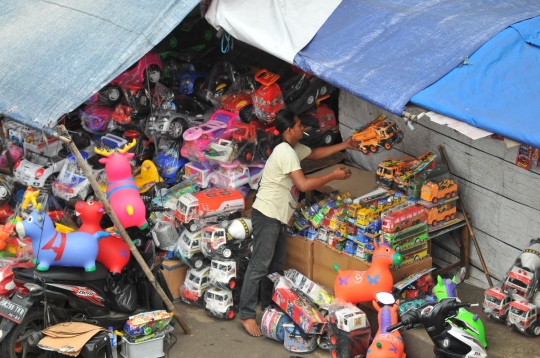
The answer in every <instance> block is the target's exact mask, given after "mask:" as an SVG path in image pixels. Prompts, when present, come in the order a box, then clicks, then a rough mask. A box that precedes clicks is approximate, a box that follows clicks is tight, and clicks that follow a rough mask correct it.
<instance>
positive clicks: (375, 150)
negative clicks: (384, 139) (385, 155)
mask: <svg viewBox="0 0 540 358" xmlns="http://www.w3.org/2000/svg"><path fill="white" fill-rule="evenodd" d="M369 150H370V151H371V153H377V152H378V151H379V148H378V147H377V146H376V145H372V146H370V147H369Z"/></svg>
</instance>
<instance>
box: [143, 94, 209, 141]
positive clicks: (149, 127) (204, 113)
mask: <svg viewBox="0 0 540 358" xmlns="http://www.w3.org/2000/svg"><path fill="white" fill-rule="evenodd" d="M214 111H215V110H214V109H213V108H211V107H209V106H207V105H206V104H204V103H202V102H201V101H198V100H197V99H195V98H191V97H187V96H176V97H175V98H174V100H173V101H172V102H165V103H163V104H162V106H161V109H160V110H159V111H157V112H155V113H153V114H152V115H151V116H150V117H149V118H148V121H147V123H146V130H145V132H146V133H147V134H148V135H150V136H152V135H153V134H157V133H159V134H163V135H164V136H165V137H166V138H168V139H173V140H178V139H181V138H182V134H184V131H185V130H186V129H188V128H189V127H194V126H197V125H199V124H201V123H203V122H206V121H207V120H208V119H209V118H210V115H211V114H212V113H213V112H214Z"/></svg>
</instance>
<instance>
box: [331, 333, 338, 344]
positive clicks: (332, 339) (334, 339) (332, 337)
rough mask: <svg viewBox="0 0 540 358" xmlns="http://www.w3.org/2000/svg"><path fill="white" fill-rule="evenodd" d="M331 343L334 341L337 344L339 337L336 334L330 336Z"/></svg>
mask: <svg viewBox="0 0 540 358" xmlns="http://www.w3.org/2000/svg"><path fill="white" fill-rule="evenodd" d="M330 343H332V344H333V345H336V344H337V338H336V336H334V335H331V336H330Z"/></svg>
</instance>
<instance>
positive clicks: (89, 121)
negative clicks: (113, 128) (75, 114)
mask: <svg viewBox="0 0 540 358" xmlns="http://www.w3.org/2000/svg"><path fill="white" fill-rule="evenodd" d="M113 112H114V109H113V108H111V107H109V106H103V105H98V104H91V105H85V106H84V108H83V109H82V110H81V111H80V113H79V114H80V117H81V123H82V126H83V128H84V129H85V130H87V131H88V132H90V133H95V134H105V132H106V131H107V126H108V125H109V122H110V121H111V119H112V115H113Z"/></svg>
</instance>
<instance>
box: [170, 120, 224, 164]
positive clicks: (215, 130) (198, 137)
mask: <svg viewBox="0 0 540 358" xmlns="http://www.w3.org/2000/svg"><path fill="white" fill-rule="evenodd" d="M226 128H227V124H226V123H223V122H221V121H208V122H206V123H203V124H201V125H200V126H197V127H192V128H189V129H188V130H186V131H184V134H182V137H183V138H184V145H183V146H182V149H181V151H180V154H181V155H182V157H184V158H188V159H190V160H192V161H196V162H204V161H206V158H205V156H204V155H203V150H204V149H206V147H207V146H208V144H210V142H211V141H212V140H213V139H215V138H217V137H218V136H219V135H220V134H221V133H223V131H224V130H225V129H226Z"/></svg>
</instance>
